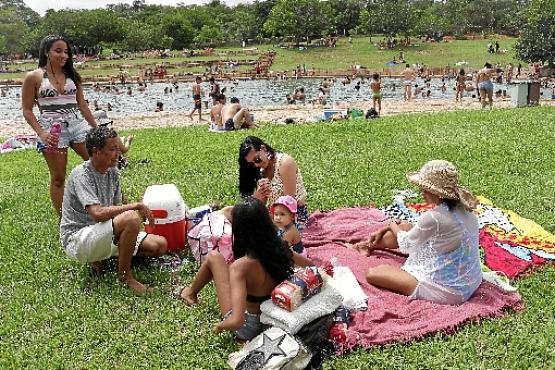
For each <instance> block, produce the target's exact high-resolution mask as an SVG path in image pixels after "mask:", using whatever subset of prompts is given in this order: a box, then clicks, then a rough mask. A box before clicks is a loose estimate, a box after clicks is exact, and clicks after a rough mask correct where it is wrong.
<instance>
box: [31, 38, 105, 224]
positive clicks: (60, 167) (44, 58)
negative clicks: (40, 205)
mask: <svg viewBox="0 0 555 370" xmlns="http://www.w3.org/2000/svg"><path fill="white" fill-rule="evenodd" d="M72 58H73V55H72V52H71V46H70V44H69V42H68V41H67V40H66V39H65V38H64V37H63V36H57V35H49V36H46V37H45V38H44V39H43V40H42V41H41V43H40V50H39V65H38V68H37V69H35V70H34V71H32V72H29V73H28V74H27V76H25V79H24V80H23V86H22V88H21V105H22V110H23V117H25V120H26V121H27V123H28V124H29V125H30V126H31V127H32V128H33V130H34V131H35V132H36V133H37V135H38V137H39V140H38V144H37V149H38V151H39V153H41V154H43V156H44V159H45V160H46V163H47V165H48V170H49V172H50V199H51V200H52V204H53V205H54V208H55V209H56V212H57V213H58V215H59V216H60V215H61V207H62V197H63V194H64V183H65V175H66V169H67V148H68V147H71V148H72V149H73V150H74V151H75V152H76V153H77V154H78V155H79V156H80V157H81V158H83V160H87V159H88V158H89V155H88V154H87V148H86V147H85V136H86V134H87V132H88V131H89V128H90V126H92V127H96V121H95V119H94V116H93V115H92V113H91V111H90V110H89V107H88V105H87V102H86V101H85V98H84V96H83V88H82V84H81V82H82V81H81V76H79V73H77V71H76V70H75V68H74V67H73V59H72ZM35 104H36V105H37V106H38V108H39V112H40V116H39V117H37V116H36V115H35V114H34V112H33V106H34V105H35ZM83 117H84V118H85V120H86V122H85V121H84V120H83ZM54 126H60V127H61V132H59V133H56V134H55V133H54V132H53V131H51V128H52V127H54Z"/></svg>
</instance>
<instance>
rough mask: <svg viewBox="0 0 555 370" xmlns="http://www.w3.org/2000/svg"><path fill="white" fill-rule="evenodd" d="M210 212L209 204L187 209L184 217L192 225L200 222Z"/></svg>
mask: <svg viewBox="0 0 555 370" xmlns="http://www.w3.org/2000/svg"><path fill="white" fill-rule="evenodd" d="M210 212H212V207H210V205H209V204H205V205H203V206H199V207H195V208H191V209H189V210H188V211H187V212H186V213H185V217H186V218H187V219H188V220H190V221H193V223H197V222H200V220H202V218H203V217H204V215H206V214H208V213H210Z"/></svg>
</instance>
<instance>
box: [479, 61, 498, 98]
mask: <svg viewBox="0 0 555 370" xmlns="http://www.w3.org/2000/svg"><path fill="white" fill-rule="evenodd" d="M493 72H494V71H493V68H492V66H491V64H490V63H486V64H484V68H482V69H480V70H479V71H478V73H477V74H476V83H477V84H478V90H479V91H480V102H481V103H482V108H485V107H486V105H487V104H489V107H490V108H493V82H491V75H492V73H493ZM486 99H487V101H486Z"/></svg>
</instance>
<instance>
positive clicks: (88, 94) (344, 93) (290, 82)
mask: <svg viewBox="0 0 555 370" xmlns="http://www.w3.org/2000/svg"><path fill="white" fill-rule="evenodd" d="M342 80H343V78H338V79H336V80H335V84H334V85H333V86H331V91H330V94H329V96H328V97H327V99H326V100H327V102H328V103H332V102H335V101H337V102H362V101H371V99H372V98H371V93H370V88H369V84H370V80H368V79H360V78H357V79H353V80H351V82H350V83H349V84H346V85H344V84H343V83H342ZM322 81H323V79H316V78H314V79H312V78H311V79H298V80H295V79H294V78H290V79H287V80H237V81H229V80H225V81H219V84H220V88H225V92H224V93H225V95H226V96H227V98H228V101H229V99H230V98H231V97H233V96H235V97H238V98H239V99H240V101H241V104H242V105H244V106H247V107H265V106H278V105H284V104H285V96H286V95H287V94H289V93H292V92H293V91H294V89H295V88H296V87H300V86H302V87H304V89H305V92H306V96H307V100H306V101H307V102H311V101H312V100H315V99H316V97H317V96H318V88H319V86H320V84H321V83H322ZM444 82H445V86H446V91H445V92H444V93H443V92H441V89H440V88H441V85H442V84H443V82H442V80H441V79H440V78H432V80H431V82H430V86H429V87H426V86H425V83H424V81H423V80H422V79H418V78H417V79H416V81H415V83H416V84H418V86H421V87H423V90H424V91H426V90H428V89H429V90H430V91H431V99H438V98H450V99H454V98H455V90H454V88H455V80H454V79H447V78H445V80H444ZM357 83H360V84H359V86H360V88H359V89H357V88H356V86H357ZM127 86H131V89H132V95H128V94H127ZM178 86H179V88H178V89H177V90H176V89H175V87H174V86H173V85H171V84H169V83H154V84H148V86H147V87H146V90H145V91H144V92H139V91H137V85H136V84H127V85H126V86H122V85H116V87H117V88H118V89H119V93H118V94H116V93H114V92H100V91H95V90H94V89H93V88H92V87H91V86H85V87H84V94H85V98H86V99H87V100H88V101H89V105H90V106H91V110H92V109H93V102H94V101H95V100H97V101H98V103H99V104H100V106H101V107H102V108H103V109H104V108H105V107H106V105H107V103H110V104H111V105H112V110H113V112H116V113H129V114H134V113H146V112H152V111H154V108H155V107H156V102H157V101H161V102H163V103H164V110H166V111H190V110H192V108H193V102H192V94H191V86H192V83H179V85H178ZM166 88H167V89H168V90H169V89H170V88H171V89H172V90H173V91H172V92H171V93H169V92H168V93H165V92H164V89H166ZM202 88H203V91H204V93H205V97H204V98H205V99H206V100H208V91H209V89H210V86H209V84H208V83H202ZM508 88H510V86H508V85H505V84H494V91H495V90H499V89H501V90H504V89H506V90H508V92H510V90H509V89H508ZM4 90H5V92H6V96H5V97H0V117H1V118H0V119H14V118H21V117H22V115H21V108H20V106H21V98H20V94H21V87H9V88H4ZM471 94H472V93H468V92H467V93H466V95H465V96H468V97H470V96H471ZM550 94H551V92H550V91H548V90H547V89H545V91H544V96H548V95H549V96H550ZM382 95H383V99H393V100H402V99H403V89H402V84H401V80H400V79H399V78H387V77H386V78H383V79H382ZM419 99H422V98H421V97H419ZM37 113H38V112H37Z"/></svg>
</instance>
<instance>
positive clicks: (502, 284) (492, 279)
mask: <svg viewBox="0 0 555 370" xmlns="http://www.w3.org/2000/svg"><path fill="white" fill-rule="evenodd" d="M482 279H484V280H485V281H487V282H489V283H491V284H493V285H495V286H496V287H498V288H499V289H501V290H503V291H504V292H516V291H517V289H516V288H515V287H514V286H512V285H511V284H509V278H508V277H507V275H505V274H504V273H503V272H501V271H484V272H482Z"/></svg>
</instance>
